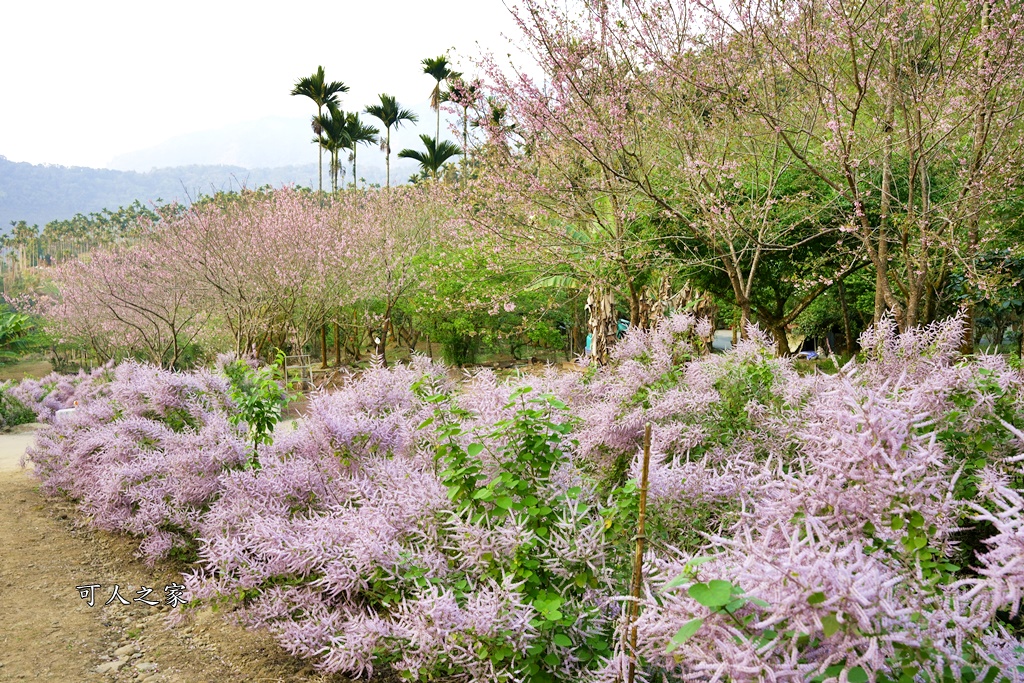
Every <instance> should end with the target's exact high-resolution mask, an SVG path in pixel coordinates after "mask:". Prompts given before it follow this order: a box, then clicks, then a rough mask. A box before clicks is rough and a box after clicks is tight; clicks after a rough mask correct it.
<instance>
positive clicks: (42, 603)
mask: <svg viewBox="0 0 1024 683" xmlns="http://www.w3.org/2000/svg"><path fill="white" fill-rule="evenodd" d="M19 431H20V432H21V433H16V434H2V435H0V600H2V603H3V604H2V607H0V681H61V682H69V683H71V682H76V681H144V682H145V683H156V682H157V681H161V682H162V681H174V682H178V683H200V682H202V681H207V682H209V683H214V682H220V681H238V682H243V681H244V682H245V683H269V682H271V681H289V682H292V681H296V682H297V681H308V682H313V681H316V682H321V683H327V682H328V681H330V682H332V683H341V682H343V681H347V680H348V679H345V678H342V677H340V676H326V675H321V674H317V673H316V672H315V671H314V670H313V669H312V667H310V666H307V665H304V663H303V662H301V661H299V660H296V659H293V658H291V657H289V656H287V655H286V654H285V653H284V652H283V651H282V650H281V649H280V647H279V646H278V645H277V643H276V642H274V640H273V639H272V638H271V637H270V636H269V635H267V634H265V633H254V632H250V631H246V630H244V629H242V628H240V627H238V626H235V625H232V624H230V623H228V619H227V618H225V615H223V614H214V613H212V612H210V611H209V610H204V611H201V612H199V613H198V614H197V615H196V617H195V618H194V619H192V620H191V621H189V622H188V623H185V624H183V625H181V626H177V627H173V628H171V627H168V626H167V625H166V619H165V617H166V616H167V615H168V613H169V611H170V610H171V609H173V608H171V607H169V606H166V605H163V604H160V605H158V606H149V605H146V604H143V603H139V602H135V598H137V597H140V596H139V595H138V593H137V591H139V590H141V589H142V587H148V588H153V589H154V591H153V593H152V594H150V595H149V596H148V599H149V600H156V601H159V602H161V603H162V601H163V600H164V599H165V591H164V589H165V587H166V586H168V585H170V584H172V583H176V582H177V583H180V572H181V570H182V567H181V566H176V565H173V564H172V563H161V564H158V565H157V566H156V567H154V568H149V567H146V565H145V564H143V563H142V562H141V561H139V560H137V559H135V550H136V544H135V543H133V542H132V540H131V539H129V538H125V537H122V536H116V535H112V534H107V533H104V532H100V531H95V530H93V529H91V528H88V527H86V526H84V523H83V520H81V518H80V516H79V514H78V513H77V511H76V510H75V509H74V507H73V506H72V505H70V504H69V503H67V502H63V501H54V500H50V499H46V498H44V497H43V496H42V495H41V494H40V493H39V490H38V485H37V482H36V481H35V479H34V478H33V477H32V475H31V472H26V471H24V470H21V469H20V468H19V467H18V465H17V463H18V460H19V459H20V458H21V455H22V453H23V452H24V449H25V447H26V446H27V445H28V444H29V443H30V441H31V439H32V432H33V431H34V430H33V429H32V428H30V427H28V426H26V427H23V428H22V429H21V430H19ZM90 584H99V586H100V587H99V588H96V589H94V605H93V606H92V607H90V606H89V605H88V603H87V600H85V599H82V598H80V597H79V590H77V588H76V587H77V586H86V585H90ZM115 584H116V585H117V586H119V594H120V595H121V596H122V597H123V598H125V599H126V600H128V601H129V602H130V604H129V605H123V604H121V603H120V602H119V601H116V600H115V601H113V602H112V604H110V605H104V603H105V602H107V600H108V599H109V598H111V594H112V592H113V589H114V585H115ZM141 597H142V598H146V597H147V596H141Z"/></svg>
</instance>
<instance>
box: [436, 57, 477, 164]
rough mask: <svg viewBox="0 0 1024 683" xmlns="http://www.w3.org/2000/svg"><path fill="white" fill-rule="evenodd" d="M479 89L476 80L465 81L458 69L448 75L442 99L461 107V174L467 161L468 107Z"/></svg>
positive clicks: (474, 99)
mask: <svg viewBox="0 0 1024 683" xmlns="http://www.w3.org/2000/svg"><path fill="white" fill-rule="evenodd" d="M479 90H480V89H479V86H478V81H470V82H468V83H467V82H466V80H465V79H464V78H463V77H462V73H461V72H459V71H452V72H451V73H450V74H449V76H448V92H447V93H445V95H446V96H445V97H444V100H445V101H446V102H454V103H455V104H457V105H459V106H460V107H462V149H463V156H462V164H463V172H462V174H463V176H465V175H466V171H467V169H466V167H465V165H466V164H467V163H468V161H469V152H468V150H469V108H470V107H472V106H473V105H474V104H475V103H476V100H477V97H478V96H479Z"/></svg>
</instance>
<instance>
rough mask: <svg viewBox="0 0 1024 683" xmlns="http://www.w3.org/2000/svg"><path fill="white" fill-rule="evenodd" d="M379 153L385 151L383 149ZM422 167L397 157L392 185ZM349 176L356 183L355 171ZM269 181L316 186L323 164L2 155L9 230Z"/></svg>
mask: <svg viewBox="0 0 1024 683" xmlns="http://www.w3.org/2000/svg"><path fill="white" fill-rule="evenodd" d="M314 150H315V148H314V147H313V146H312V145H310V150H309V151H310V152H314V154H315V151H314ZM373 151H374V152H376V153H377V155H380V152H379V151H378V150H373ZM314 154H310V156H314ZM362 156H363V155H362V150H360V159H359V162H360V163H359V177H360V178H361V179H365V181H366V182H369V183H371V184H373V183H378V184H380V185H383V184H384V167H383V163H380V165H379V166H378V165H374V164H373V161H374V160H373V155H372V154H367V155H366V156H367V157H369V159H368V160H367V162H369V163H366V162H364V161H363V159H362ZM314 158H315V157H314ZM381 162H383V157H381ZM327 169H328V163H327V160H326V159H325V160H324V188H325V189H329V188H330V182H331V181H330V176H329V174H328V170H327ZM417 170H418V165H417V164H416V163H414V162H411V161H409V160H405V159H394V158H392V160H391V178H392V183H393V184H397V183H402V182H405V181H406V180H407V179H408V178H409V176H410V175H412V174H414V173H415V172H416V171H417ZM346 180H347V181H348V182H350V181H351V169H350V170H349V175H348V177H347V179H346ZM361 182H362V181H361ZM263 185H272V186H274V187H281V186H282V185H296V186H300V185H301V186H305V187H316V186H317V165H316V164H315V163H311V164H303V165H298V166H279V167H275V168H243V167H241V166H229V165H209V166H207V165H204V166H196V165H192V166H175V167H173V168H156V169H153V170H151V171H148V172H146V173H139V172H137V171H114V170H110V169H103V168H84V167H80V166H75V167H67V166H53V165H36V164H28V163H24V162H15V161H8V160H7V158H6V157H3V156H0V232H7V231H8V230H9V229H10V225H11V222H12V221H19V220H23V221H26V222H27V223H29V224H30V225H31V224H36V225H38V226H39V227H40V228H42V227H43V226H44V225H46V223H49V222H50V221H52V220H59V219H65V218H71V217H73V216H74V215H75V214H78V213H82V214H88V213H92V212H95V211H102V210H103V209H111V210H116V209H117V208H118V207H120V206H126V205H128V204H131V203H132V202H133V201H135V200H136V199H138V200H139V201H141V202H142V203H143V204H147V205H148V204H150V203H151V202H155V201H156V200H158V199H160V200H163V201H165V202H170V201H175V200H177V201H179V202H184V203H188V202H189V201H190V200H191V199H192V198H195V197H197V196H199V195H201V194H211V193H213V192H216V191H219V190H237V189H239V188H240V187H249V188H255V187H261V186H263Z"/></svg>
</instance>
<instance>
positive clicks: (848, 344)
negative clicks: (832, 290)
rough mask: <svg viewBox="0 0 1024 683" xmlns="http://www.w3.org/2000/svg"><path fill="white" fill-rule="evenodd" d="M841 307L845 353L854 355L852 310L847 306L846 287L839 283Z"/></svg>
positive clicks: (841, 282)
mask: <svg viewBox="0 0 1024 683" xmlns="http://www.w3.org/2000/svg"><path fill="white" fill-rule="evenodd" d="M839 305H840V306H841V307H842V309H843V353H844V354H846V355H850V354H851V353H853V335H852V333H851V331H850V308H849V306H847V305H846V287H844V286H843V281H842V280H840V281H839Z"/></svg>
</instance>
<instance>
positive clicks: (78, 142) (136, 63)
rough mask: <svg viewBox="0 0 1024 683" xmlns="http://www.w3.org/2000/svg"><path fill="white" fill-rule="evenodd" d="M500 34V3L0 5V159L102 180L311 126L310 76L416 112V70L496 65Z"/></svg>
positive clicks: (8, 0) (77, 0) (42, 1)
mask: <svg viewBox="0 0 1024 683" xmlns="http://www.w3.org/2000/svg"><path fill="white" fill-rule="evenodd" d="M508 2H510V3H512V2H514V0H508ZM503 34H504V35H505V36H510V37H512V38H517V30H516V28H515V25H514V23H513V21H512V18H511V16H510V15H509V12H508V10H507V9H506V7H505V5H504V4H503V3H502V0H392V1H390V2H367V1H366V0H360V1H358V2H356V1H355V0H331V1H320V2H310V1H308V0H293V1H292V2H283V3H282V2H277V3H266V2H262V1H253V0H247V1H244V2H242V1H236V0H163V1H162V2H155V1H154V0H130V1H123V0H61V1H58V2H47V1H46V0H0V155H3V156H6V157H7V158H8V159H9V160H11V161H27V162H31V163H36V164H39V163H49V164H60V165H64V166H93V167H105V166H107V165H108V164H109V162H110V161H111V159H112V158H114V157H115V156H117V155H119V154H124V153H127V152H131V151H134V150H139V149H146V148H149V147H153V146H154V145H156V144H158V143H160V142H162V141H164V140H167V139H168V138H172V137H175V136H179V135H183V134H186V133H192V132H196V131H204V130H210V129H219V128H224V127H225V126H229V125H231V124H232V123H235V122H239V121H255V120H259V119H262V118H265V117H280V116H285V117H308V116H309V115H310V113H312V111H313V104H312V102H310V101H309V100H308V99H306V98H302V97H291V96H290V95H289V91H290V90H291V88H292V85H293V84H294V82H295V80H296V79H297V78H299V77H300V76H306V75H309V74H311V73H312V72H313V71H314V70H315V69H316V67H317V65H319V64H322V65H323V66H324V68H325V70H326V73H327V77H328V79H330V80H341V81H344V82H345V83H346V84H347V85H348V86H349V87H350V88H351V90H350V91H349V93H347V94H346V95H345V96H344V97H343V100H342V107H343V108H345V109H349V110H352V109H361V108H362V107H363V106H365V105H366V104H368V103H369V102H371V101H373V100H375V99H376V95H377V93H380V92H387V93H390V94H393V95H396V96H397V97H398V100H399V102H400V103H401V104H403V105H405V106H411V105H413V104H416V105H420V106H422V105H423V104H424V103H425V102H426V99H427V96H428V94H429V92H430V89H431V87H432V81H431V79H430V77H428V76H425V75H424V74H423V73H422V67H421V66H420V60H422V59H423V58H424V57H432V56H436V55H438V54H441V53H443V52H444V51H445V50H447V49H449V48H454V54H455V55H456V56H457V57H470V56H475V55H477V54H479V52H480V50H481V49H486V50H492V51H493V52H495V53H496V54H498V55H504V54H505V53H507V52H509V50H510V48H509V44H508V41H507V40H506V39H504V38H502V35H503ZM463 61H465V60H463ZM467 66H468V65H467Z"/></svg>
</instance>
